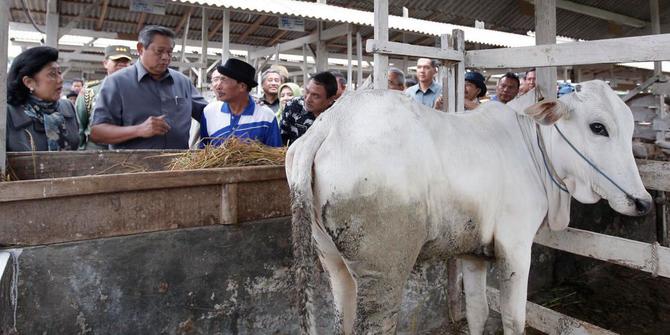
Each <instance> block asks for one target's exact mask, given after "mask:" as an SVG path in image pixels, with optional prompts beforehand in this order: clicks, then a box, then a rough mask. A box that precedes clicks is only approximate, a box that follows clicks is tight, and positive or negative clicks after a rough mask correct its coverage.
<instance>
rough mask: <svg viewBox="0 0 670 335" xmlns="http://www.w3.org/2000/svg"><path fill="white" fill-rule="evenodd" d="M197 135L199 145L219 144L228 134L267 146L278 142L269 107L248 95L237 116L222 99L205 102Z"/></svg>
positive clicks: (273, 119) (274, 123)
mask: <svg viewBox="0 0 670 335" xmlns="http://www.w3.org/2000/svg"><path fill="white" fill-rule="evenodd" d="M200 136H201V138H202V142H200V147H201V148H202V147H204V146H205V145H206V144H212V145H214V146H218V145H221V144H222V143H223V142H224V141H225V140H226V139H227V138H229V137H230V136H235V137H239V138H248V139H252V140H256V141H259V142H261V143H263V144H265V145H268V146H271V147H280V146H281V145H282V144H281V137H280V136H279V126H277V120H276V119H275V115H274V113H273V112H272V110H270V108H268V107H266V106H261V105H259V104H257V103H255V102H254V99H253V98H252V97H251V96H249V104H248V105H247V107H246V108H245V109H244V111H243V112H242V114H240V115H235V114H233V113H231V112H230V106H229V105H228V104H227V103H224V102H223V101H213V102H211V103H210V104H209V105H207V107H205V111H204V113H203V118H202V125H201V127H200Z"/></svg>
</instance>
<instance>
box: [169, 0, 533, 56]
mask: <svg viewBox="0 0 670 335" xmlns="http://www.w3.org/2000/svg"><path fill="white" fill-rule="evenodd" d="M173 2H180V3H189V4H193V5H205V6H212V7H221V8H229V9H233V10H241V11H250V12H256V13H262V14H272V15H287V16H294V17H301V18H305V19H313V20H319V21H327V22H339V23H352V24H357V25H363V26H372V25H373V24H374V14H373V13H372V12H369V11H363V10H357V9H350V8H344V7H338V6H333V5H328V4H321V3H314V2H305V1H294V0H274V1H252V0H173ZM389 28H390V29H395V30H400V31H406V32H414V33H419V34H425V35H433V36H439V35H441V34H447V33H451V32H452V30H453V29H461V30H463V31H464V35H465V39H466V41H468V42H472V43H479V44H487V45H493V46H507V47H516V46H528V45H534V44H535V39H534V38H532V37H529V36H526V35H519V34H512V33H507V32H501V31H494V30H489V29H476V28H473V27H467V26H459V25H454V24H449V23H442V22H432V21H426V20H420V19H415V18H405V17H400V16H395V15H389Z"/></svg>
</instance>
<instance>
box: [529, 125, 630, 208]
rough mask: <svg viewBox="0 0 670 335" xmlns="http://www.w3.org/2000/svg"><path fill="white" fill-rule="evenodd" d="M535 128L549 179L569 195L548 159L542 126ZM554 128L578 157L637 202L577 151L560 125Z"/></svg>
mask: <svg viewBox="0 0 670 335" xmlns="http://www.w3.org/2000/svg"><path fill="white" fill-rule="evenodd" d="M535 127H536V133H537V145H538V147H539V148H540V153H541V154H542V161H543V163H544V167H545V168H546V169H547V173H548V174H549V177H550V178H551V181H552V182H553V183H554V184H555V185H556V186H557V187H558V188H559V189H560V190H561V191H563V192H568V193H569V191H568V188H567V187H566V186H565V183H563V180H561V178H560V177H559V176H558V174H557V173H556V170H554V166H553V164H551V161H550V160H549V158H548V154H547V149H546V148H545V146H544V139H543V138H542V134H541V131H540V126H539V125H538V124H537V123H536V124H535ZM554 128H555V129H556V131H557V132H558V134H559V135H561V138H562V139H563V140H564V141H565V143H567V144H568V145H569V146H570V148H572V150H573V151H574V152H576V153H577V155H579V157H581V158H582V159H583V160H584V161H585V162H586V163H588V164H589V165H590V166H591V167H592V168H593V169H594V170H596V172H598V174H600V175H601V176H603V177H604V178H605V179H607V181H609V182H610V183H612V185H614V186H615V187H616V188H618V189H619V191H621V192H622V193H623V194H625V195H626V198H628V199H630V200H632V201H637V199H636V198H635V197H633V196H632V195H631V194H630V193H628V192H626V190H624V189H623V187H621V186H619V184H617V183H616V182H615V181H614V180H613V179H612V178H610V177H609V176H608V175H607V174H605V172H603V171H602V170H601V169H600V168H598V166H597V165H595V164H594V163H593V162H591V160H590V159H588V158H587V157H586V156H585V155H584V154H583V153H582V152H581V151H579V150H578V149H577V147H575V145H574V144H572V142H570V140H568V138H567V137H565V135H564V134H563V132H562V131H561V129H560V128H558V125H556V124H554Z"/></svg>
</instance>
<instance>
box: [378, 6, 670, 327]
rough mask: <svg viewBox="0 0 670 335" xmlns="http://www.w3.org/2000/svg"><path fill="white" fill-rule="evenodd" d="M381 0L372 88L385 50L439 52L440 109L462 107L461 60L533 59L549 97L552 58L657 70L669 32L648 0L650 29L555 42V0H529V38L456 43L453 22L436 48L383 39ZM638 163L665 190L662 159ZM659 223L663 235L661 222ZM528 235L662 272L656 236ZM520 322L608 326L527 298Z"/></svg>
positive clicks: (382, 75) (454, 296)
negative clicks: (520, 42) (649, 64)
mask: <svg viewBox="0 0 670 335" xmlns="http://www.w3.org/2000/svg"><path fill="white" fill-rule="evenodd" d="M388 2H389V1H388V0H375V1H374V6H375V7H374V11H375V25H374V27H375V33H374V39H373V40H368V41H367V45H366V49H367V51H368V52H372V53H374V61H375V65H376V66H375V68H374V75H375V78H377V80H375V88H386V86H387V80H386V76H387V72H386V67H387V66H388V55H391V54H392V55H411V56H421V57H427V58H435V59H440V60H443V61H444V62H445V63H446V64H447V66H446V68H445V70H444V72H443V74H444V78H443V90H444V92H443V94H444V96H446V97H448V99H447V100H448V101H449V102H448V104H445V106H444V109H445V110H447V111H449V112H460V111H463V89H462V87H463V80H464V79H463V73H465V68H478V69H488V68H520V67H529V66H530V67H537V78H538V79H537V81H538V91H539V94H540V95H541V96H542V97H552V96H554V95H555V93H554V92H553V88H554V85H555V84H554V83H556V81H557V74H556V68H555V67H556V66H565V65H578V64H596V63H617V62H640V61H654V62H656V63H655V69H656V73H657V74H661V63H660V61H663V60H668V59H670V49H669V48H659V46H661V45H667V44H668V43H670V34H660V26H659V24H660V23H659V22H660V19H659V9H658V1H654V0H652V1H650V5H651V11H652V13H651V17H652V32H653V33H655V35H648V36H641V37H630V38H620V39H609V40H599V41H586V42H574V43H564V44H555V43H556V4H557V2H558V0H547V1H535V28H536V30H535V32H536V35H535V36H536V44H537V45H536V46H530V47H518V48H506V49H490V50H473V51H464V48H463V45H464V42H463V32H462V31H459V30H454V31H453V32H452V34H445V35H442V37H441V41H442V43H441V47H440V48H430V47H418V46H413V45H409V44H404V43H398V42H389V34H388V17H389V15H388V5H389V4H388ZM380 79H381V80H380ZM661 100H662V98H661ZM658 106H659V109H660V113H661V114H662V115H664V114H665V111H664V108H665V107H664V103H663V101H660V102H659V104H658ZM664 117H666V116H665V115H664ZM638 168H639V170H640V173H641V175H642V176H643V181H644V185H645V187H646V188H648V189H650V190H655V191H660V192H668V191H670V183H669V182H668V180H669V178H668V177H669V176H668V174H667V172H668V169H669V168H670V165H668V163H665V162H655V161H638ZM664 229H665V231H664V234H665V235H666V236H667V226H666V228H664ZM665 238H666V239H667V237H665ZM535 243H536V244H540V245H544V246H547V247H550V248H553V249H557V250H562V251H567V252H570V253H574V254H577V255H581V256H587V257H591V258H594V259H598V260H601V261H605V262H610V263H614V264H618V265H622V266H625V267H629V268H632V269H636V270H639V271H644V272H648V273H651V274H652V276H654V277H655V276H661V277H665V278H670V248H668V245H667V244H666V245H665V246H661V245H660V244H659V243H658V242H654V243H643V242H638V241H634V240H628V239H623V238H619V237H614V236H608V235H604V234H599V233H595V232H591V231H586V230H580V229H574V228H567V229H566V230H564V231H560V232H552V231H550V230H549V229H548V228H547V227H546V226H543V227H542V228H541V229H540V231H538V234H537V236H536V238H535ZM666 243H667V242H666ZM449 268H450V269H449V273H450V274H451V275H450V276H449V279H448V281H449V286H448V287H449V288H450V289H451V290H450V291H451V293H449V295H450V302H449V304H450V306H449V307H450V308H449V310H450V318H451V319H452V320H459V319H462V318H464V315H463V314H462V308H463V307H462V306H463V304H464V302H463V301H462V299H463V296H462V294H461V293H460V287H461V285H462V284H461V283H459V280H461V279H460V278H459V276H458V275H457V274H458V273H459V271H460V269H459V265H458V264H457V262H456V261H451V263H450V265H449ZM455 274H456V275H455ZM448 290H449V289H448ZM487 295H488V298H489V301H490V306H491V308H492V309H493V310H495V311H497V312H499V311H500V310H499V306H498V291H497V290H496V289H494V288H491V287H489V289H488V292H487ZM526 322H527V325H528V326H530V327H532V328H535V329H537V330H540V331H542V332H544V333H547V334H612V332H610V331H608V330H605V329H602V328H600V327H597V326H594V325H592V324H589V323H587V322H584V321H581V320H578V319H575V318H572V317H569V316H567V315H564V314H561V313H558V312H555V311H552V310H551V309H548V308H545V307H542V306H539V305H537V304H534V303H532V302H529V303H528V306H527V321H526Z"/></svg>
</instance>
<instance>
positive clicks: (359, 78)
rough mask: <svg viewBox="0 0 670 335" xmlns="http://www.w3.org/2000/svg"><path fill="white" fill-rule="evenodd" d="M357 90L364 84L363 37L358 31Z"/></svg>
mask: <svg viewBox="0 0 670 335" xmlns="http://www.w3.org/2000/svg"><path fill="white" fill-rule="evenodd" d="M356 61H357V63H356V88H358V87H359V86H361V85H362V84H363V37H362V36H361V32H360V31H358V29H357V31H356Z"/></svg>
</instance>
